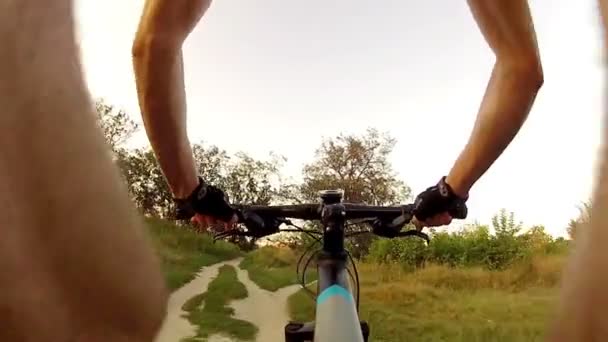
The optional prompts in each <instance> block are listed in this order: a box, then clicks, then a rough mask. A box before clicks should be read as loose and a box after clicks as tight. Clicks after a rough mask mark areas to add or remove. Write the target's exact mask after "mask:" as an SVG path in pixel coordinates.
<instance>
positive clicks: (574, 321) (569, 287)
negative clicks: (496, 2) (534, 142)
mask: <svg viewBox="0 0 608 342" xmlns="http://www.w3.org/2000/svg"><path fill="white" fill-rule="evenodd" d="M598 2H599V9H600V14H601V17H602V26H603V30H602V32H603V34H604V51H608V42H607V41H606V33H607V30H608V0H599V1H598ZM604 73H605V71H604ZM604 83H606V82H604ZM606 86H607V85H606V84H604V88H606ZM603 100H604V104H603V106H604V122H602V125H603V136H602V146H601V153H600V156H599V157H600V158H599V160H598V162H599V163H598V169H597V172H598V173H597V175H598V178H597V180H596V184H595V189H594V194H593V198H592V206H591V212H590V220H589V223H588V225H587V226H585V227H582V229H581V231H580V232H577V240H576V242H575V247H574V251H573V253H572V255H571V256H570V260H569V263H568V265H567V267H566V269H565V272H564V278H563V283H562V290H561V298H560V305H559V307H558V310H557V315H556V319H555V320H554V322H552V323H553V324H552V327H551V331H550V334H549V338H548V340H549V341H552V342H558V341H559V342H562V341H563V342H566V341H567V342H579V341H580V342H583V341H584V342H587V341H589V342H591V341H605V340H607V339H608V325H606V317H607V315H608V272H607V270H608V253H607V252H606V248H607V246H608V229H607V228H608V210H607V209H608V134H607V133H608V132H607V129H608V116H607V113H608V112H606V104H607V102H606V101H607V100H608V98H606V97H604V99H603Z"/></svg>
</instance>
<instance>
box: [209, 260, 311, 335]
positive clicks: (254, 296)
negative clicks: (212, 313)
mask: <svg viewBox="0 0 608 342" xmlns="http://www.w3.org/2000/svg"><path fill="white" fill-rule="evenodd" d="M239 262H240V260H238V261H230V262H228V264H229V265H233V266H234V267H235V268H236V270H237V277H238V279H239V281H240V282H241V283H243V284H244V285H245V288H247V293H248V296H247V298H245V299H242V300H238V301H234V302H232V303H230V306H231V307H232V308H234V312H235V314H234V318H238V319H242V320H245V321H249V322H251V323H253V325H255V326H257V327H258V329H259V330H258V335H257V338H256V341H259V342H274V341H283V340H285V332H284V327H285V324H287V323H288V322H289V313H288V312H287V298H289V296H291V295H292V294H294V293H296V292H297V291H298V290H299V289H300V288H301V287H300V285H291V286H287V287H283V288H280V289H278V290H277V291H275V292H271V291H266V290H264V289H261V288H260V287H258V286H257V285H256V284H255V283H254V282H253V281H251V279H249V275H248V272H247V271H245V270H242V269H241V268H239V267H238V265H239ZM222 341H224V340H222ZM210 342H216V341H214V340H213V339H211V340H210ZM217 342H220V340H218V341H217Z"/></svg>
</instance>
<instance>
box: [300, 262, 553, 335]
mask: <svg viewBox="0 0 608 342" xmlns="http://www.w3.org/2000/svg"><path fill="white" fill-rule="evenodd" d="M563 264H564V257H560V256H539V257H536V258H532V259H530V260H528V261H526V262H522V263H520V264H517V265H514V266H512V267H510V268H508V269H505V270H502V271H488V270H485V269H482V268H450V267H446V266H442V265H430V266H427V267H426V268H424V269H420V270H417V271H414V272H411V271H408V269H407V268H405V267H403V266H401V265H398V264H368V263H360V264H359V265H358V269H359V272H360V277H361V307H360V311H361V312H360V316H361V318H362V319H365V320H367V321H369V322H370V324H371V327H372V338H373V340H374V341H541V340H542V338H543V335H544V331H545V327H546V325H547V322H548V320H549V319H550V313H551V309H552V307H553V303H554V301H555V298H556V294H557V285H558V284H559V279H560V277H561V270H562V267H563ZM289 307H290V313H291V316H292V318H293V319H295V320H300V321H306V320H310V319H313V318H314V302H313V301H312V300H311V298H310V297H309V296H308V295H307V294H305V293H304V292H303V291H300V292H299V293H297V294H295V295H294V296H292V297H291V298H290V300H289Z"/></svg>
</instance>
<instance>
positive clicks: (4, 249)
mask: <svg viewBox="0 0 608 342" xmlns="http://www.w3.org/2000/svg"><path fill="white" fill-rule="evenodd" d="M1 7H2V10H1V11H0V46H2V48H0V75H2V77H0V103H1V104H2V114H1V115H0V230H1V231H2V234H1V238H0V270H2V271H1V272H0V287H1V288H2V291H0V292H1V293H0V322H2V325H3V329H0V341H92V342H97V341H146V342H149V341H151V340H153V338H154V336H155V334H156V331H157V329H158V328H159V326H160V324H161V322H162V319H163V317H164V313H165V305H166V304H165V301H166V298H167V295H166V291H165V285H164V281H163V279H162V278H161V274H160V270H159V263H158V262H157V260H156V258H155V257H154V255H153V253H152V250H151V248H150V247H149V246H148V244H147V239H146V238H145V236H144V231H143V229H142V228H143V227H142V224H141V222H140V219H139V218H138V216H137V215H136V214H135V211H134V210H133V208H132V204H131V203H130V201H129V198H128V195H127V192H126V189H125V188H124V186H123V185H122V182H121V181H120V178H119V177H120V176H119V173H118V170H116V168H115V167H114V166H113V164H112V162H111V158H110V154H109V151H108V148H107V146H106V145H105V143H104V140H103V137H102V135H101V132H100V131H99V129H98V128H97V126H96V123H95V116H94V115H93V110H94V108H93V106H92V103H91V101H90V98H89V94H88V93H87V91H86V87H85V84H84V80H83V76H82V73H81V67H80V64H79V60H78V52H77V48H76V46H75V41H76V39H75V33H74V24H73V17H72V11H73V3H72V0H46V1H45V2H44V4H42V3H41V2H40V1H34V0H21V1H8V2H3V4H2V6H1Z"/></svg>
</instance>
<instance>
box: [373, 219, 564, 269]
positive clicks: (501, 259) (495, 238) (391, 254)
mask: <svg viewBox="0 0 608 342" xmlns="http://www.w3.org/2000/svg"><path fill="white" fill-rule="evenodd" d="M492 224H493V227H492V228H493V230H494V232H495V233H494V234H491V233H490V228H489V227H488V226H484V225H478V224H475V225H469V226H465V227H463V228H462V229H460V230H456V231H453V232H449V233H448V232H432V233H431V236H432V240H431V244H430V245H428V246H427V245H426V244H425V243H424V242H423V241H422V240H419V239H393V240H388V239H377V240H375V241H374V242H373V243H372V245H371V247H370V252H369V255H368V256H367V260H368V261H371V262H374V263H389V262H398V263H400V264H402V265H403V266H406V267H409V268H414V269H415V268H420V267H423V266H424V265H426V264H427V263H429V262H430V263H433V264H438V265H446V266H450V267H455V266H467V267H471V266H480V267H484V268H486V269H490V270H500V269H505V268H506V267H508V266H510V265H513V264H515V263H518V262H521V261H526V260H529V259H530V258H532V257H533V256H535V255H540V254H564V253H566V252H567V250H568V245H569V242H568V241H567V240H564V239H563V238H558V239H553V237H551V235H549V234H547V233H546V232H545V229H544V227H543V226H533V227H531V228H530V229H528V230H526V231H525V232H522V226H521V224H520V223H516V221H515V220H514V218H513V213H506V211H504V210H502V211H501V212H499V213H498V214H497V215H496V216H495V217H494V218H493V220H492Z"/></svg>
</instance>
